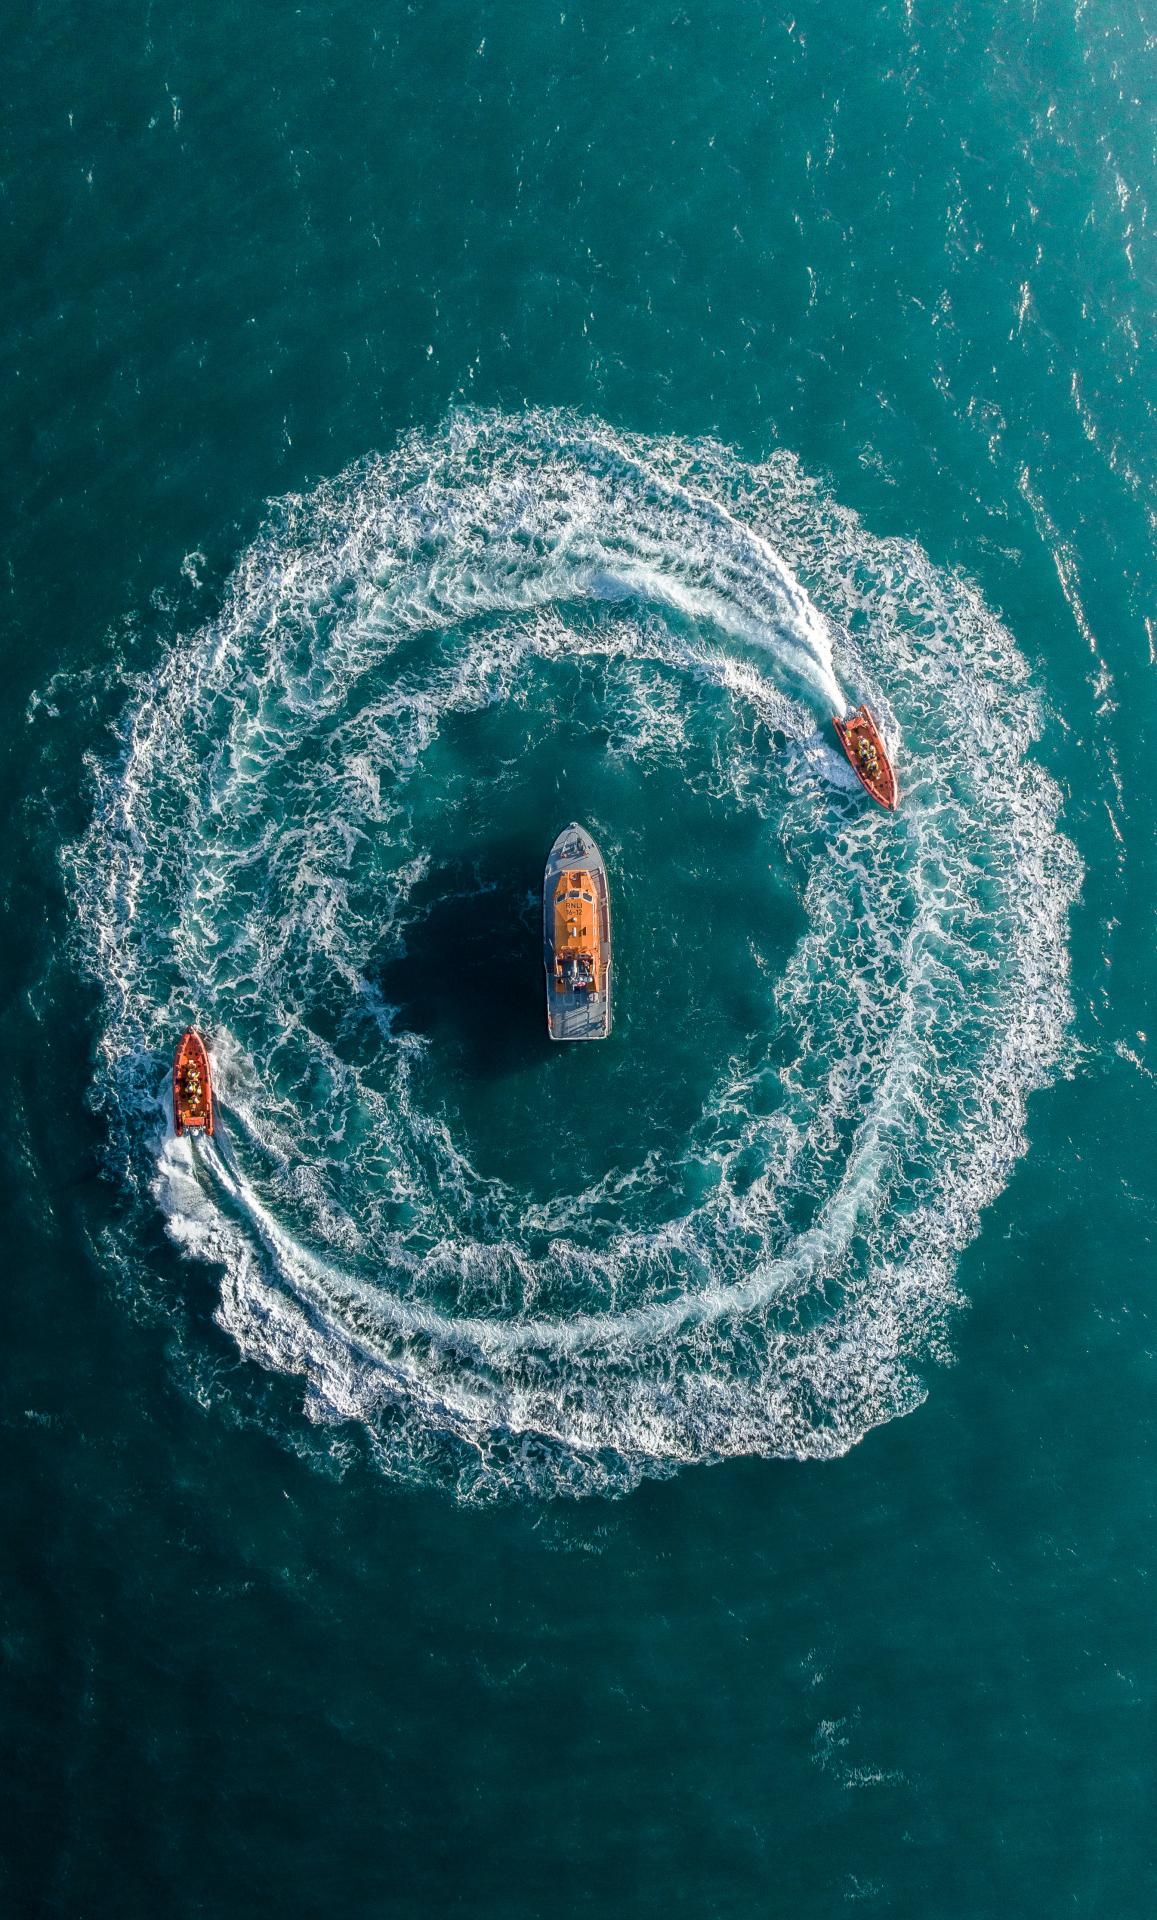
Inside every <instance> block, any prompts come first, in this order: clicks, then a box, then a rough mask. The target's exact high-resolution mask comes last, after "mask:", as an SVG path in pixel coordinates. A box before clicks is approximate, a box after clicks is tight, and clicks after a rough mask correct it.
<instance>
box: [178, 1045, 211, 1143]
mask: <svg viewBox="0 0 1157 1920" xmlns="http://www.w3.org/2000/svg"><path fill="white" fill-rule="evenodd" d="M173 1125H174V1126H175V1128H176V1130H177V1132H178V1133H179V1134H180V1133H195V1132H200V1133H209V1134H211V1133H212V1131H213V1076H212V1074H211V1073H210V1070H209V1054H208V1049H207V1048H206V1046H205V1042H204V1041H203V1040H202V1038H201V1036H200V1034H199V1033H198V1032H197V1030H196V1028H195V1027H190V1028H189V1031H188V1032H187V1033H186V1034H185V1035H184V1036H183V1038H182V1040H181V1044H180V1046H179V1047H178V1048H177V1057H176V1059H175V1060H174V1062H173Z"/></svg>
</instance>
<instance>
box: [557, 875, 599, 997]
mask: <svg viewBox="0 0 1157 1920" xmlns="http://www.w3.org/2000/svg"><path fill="white" fill-rule="evenodd" d="M597 902H598V894H597V893H596V891H595V878H594V875H593V874H592V873H587V872H586V871H585V869H583V868H578V867H576V868H570V869H568V870H566V871H565V872H563V873H560V874H559V877H558V886H557V888H556V889H555V896H554V990H555V992H556V993H588V994H592V995H593V994H596V993H601V992H602V990H603V988H604V986H605V984H606V971H607V970H606V966H605V964H604V961H603V942H602V930H601V928H600V926H599V913H598V905H597Z"/></svg>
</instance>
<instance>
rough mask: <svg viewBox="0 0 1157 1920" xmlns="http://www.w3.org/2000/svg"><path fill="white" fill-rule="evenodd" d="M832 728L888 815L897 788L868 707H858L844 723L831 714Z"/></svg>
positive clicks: (893, 802)
mask: <svg viewBox="0 0 1157 1920" xmlns="http://www.w3.org/2000/svg"><path fill="white" fill-rule="evenodd" d="M832 725H833V726H834V728H835V730H836V732H837V734H838V735H839V741H840V745H841V747H842V748H843V750H844V752H845V753H846V754H847V756H848V759H849V760H850V761H851V763H852V766H853V767H854V768H855V770H856V773H857V774H858V776H859V778H860V781H861V782H862V784H863V785H864V786H865V787H866V788H867V789H868V792H869V793H870V794H871V796H872V798H873V800H875V801H878V803H879V804H880V806H882V807H887V808H888V809H889V811H891V810H892V808H894V807H895V805H896V802H897V800H898V799H899V797H900V794H899V788H898V787H897V785H896V775H895V772H894V770H893V767H892V762H891V761H890V760H889V758H888V750H887V748H886V747H885V745H884V741H883V736H882V735H881V733H880V729H879V727H878V726H877V725H876V722H875V720H874V719H873V717H872V715H871V714H870V713H869V711H868V709H867V707H865V706H859V707H857V708H856V710H855V712H854V713H850V714H849V715H848V717H847V719H846V720H841V719H840V716H839V714H838V713H833V715H832Z"/></svg>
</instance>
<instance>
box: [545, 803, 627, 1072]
mask: <svg viewBox="0 0 1157 1920" xmlns="http://www.w3.org/2000/svg"><path fill="white" fill-rule="evenodd" d="M542 935H543V959H544V962H545V965H546V1025H547V1031H548V1033H549V1034H550V1037H551V1039H552V1040H605V1039H606V1037H607V1035H608V1033H609V1032H610V1030H611V904H610V896H609V894H608V892H607V870H606V867H605V865H604V864H603V856H602V854H601V853H600V852H599V850H598V848H597V846H596V845H595V843H594V841H593V839H592V838H591V836H590V834H589V833H587V832H586V830H585V829H584V828H583V827H580V826H579V825H578V823H577V822H576V821H572V822H571V824H570V826H569V827H564V828H563V830H562V832H561V833H560V834H559V836H558V839H557V840H556V841H555V843H554V845H553V847H552V848H551V850H550V854H549V856H548V858H547V862H546V875H545V878H544V880H543V888H542Z"/></svg>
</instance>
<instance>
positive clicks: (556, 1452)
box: [69, 414, 1077, 1498]
mask: <svg viewBox="0 0 1157 1920" xmlns="http://www.w3.org/2000/svg"><path fill="white" fill-rule="evenodd" d="M805 586H806V590H805ZM843 689H847V690H848V694H851V695H854V697H855V698H856V699H858V698H860V697H861V696H864V695H866V696H867V697H868V698H869V699H870V700H871V702H872V704H873V705H874V707H875V709H876V711H877V713H878V714H879V715H880V716H881V718H882V720H883V723H884V726H885V731H886V733H887V734H888V736H889V739H890V741H891V742H892V743H893V744H894V745H895V744H897V743H899V772H900V780H901V786H902V791H903V800H902V805H901V811H900V813H899V814H898V815H897V816H894V817H888V816H885V815H884V814H882V813H881V812H879V811H878V810H877V809H875V808H873V807H871V806H870V804H869V803H868V802H867V801H866V799H865V797H864V796H863V794H862V793H861V791H860V789H859V787H858V785H857V783H856V782H855V779H854V776H853V775H852V773H851V771H850V769H849V768H848V767H847V765H846V763H845V762H844V761H843V760H842V758H841V757H840V756H839V754H838V751H837V750H836V749H835V746H834V736H833V735H832V732H831V727H830V715H831V713H832V712H833V711H835V710H837V709H838V708H840V707H842V706H844V705H845V704H847V699H848V694H846V693H845V692H844V691H843ZM123 728H124V745H123V753H122V754H121V755H120V756H119V757H118V759H117V761H116V762H115V764H111V765H107V766H103V767H100V768H98V769H97V770H96V778H97V783H98V793H97V806H96V811H95V816H94V820H93V824H92V826H91V828H90V830H89V832H88V834H87V835H86V837H85V839H84V840H83V841H82V843H81V844H80V845H79V846H78V847H76V848H74V849H72V850H71V852H70V854H69V870H70V876H71V880H72V884H73V886H74V889H75V894H76V897H77V904H78V925H79V927H80V929H81V932H80V939H81V941H82V943H83V952H84V960H85V964H86V965H87V967H88V968H89V969H90V970H91V972H92V974H93V975H94V976H95V978H96V980H97V981H98V982H99V984H100V987H101V989H102V994H103V1031H102V1036H101V1047H100V1055H99V1069H98V1085H97V1097H98V1100H99V1102H100V1104H101V1105H102V1107H103V1109H104V1111H105V1112H106V1114H107V1116H108V1119H109V1123H110V1135H111V1139H112V1142H113V1151H114V1154H116V1155H117V1164H118V1168H119V1170H120V1173H121V1175H122V1176H123V1177H124V1178H126V1179H127V1180H128V1181H129V1182H130V1184H131V1185H132V1186H133V1187H134V1189H135V1190H136V1192H137V1193H138V1194H140V1195H141V1196H147V1195H149V1194H152V1195H154V1196H155V1197H156V1199H157V1200H159V1202H160V1204H161V1206H162V1207H163V1209H164V1211H165V1215H166V1218H167V1224H168V1226H169V1229H170V1231H171V1233H172V1234H173V1236H174V1237H175V1238H176V1239H177V1240H178V1241H179V1242H180V1243H181V1244H182V1245H183V1246H185V1247H186V1248H187V1249H188V1250H189V1252H190V1253H193V1254H196V1255H199V1256H203V1257H206V1258H209V1259H212V1260H214V1261H216V1262H219V1263H220V1265H221V1267H222V1269H223V1280H222V1286H221V1298H220V1305H219V1309H218V1316H219V1319H220V1322H221V1324H222V1326H223V1327H225V1328H226V1329H227V1330H228V1332H229V1333H230V1334H231V1335H232V1337H233V1339H234V1340H235V1341H236V1342H237V1344H238V1346H239V1347H240V1348H241V1350H242V1351H243V1352H244V1353H245V1354H247V1355H249V1356H251V1357H252V1358H254V1359H256V1360H259V1361H260V1362H261V1363H262V1364H263V1365H265V1366H267V1367H272V1368H277V1369H280V1370H283V1371H286V1372H289V1373H293V1374H297V1375H300V1376H301V1377H302V1379H303V1380H304V1382H305V1387H306V1410H307V1412H308V1413H309V1414H310V1415H311V1416H312V1418H313V1419H314V1420H315V1421H321V1422H333V1421H337V1420H345V1419H351V1418H352V1419H357V1420H359V1421H362V1422H363V1423H365V1425H366V1427H367V1428H368V1430H369V1431H370V1433H371V1434H372V1436H373V1439H374V1443H375V1446H376V1447H377V1449H378V1451H379V1453H380V1458H381V1461H382V1463H383V1465H384V1467H385V1468H386V1469H387V1470H388V1471H391V1472H396V1473H399V1474H404V1475H407V1476H415V1477H422V1478H433V1479H438V1480H440V1481H443V1482H445V1483H447V1484H450V1485H452V1486H453V1487H454V1488H455V1490H456V1491H457V1492H458V1493H459V1494H461V1495H462V1496H463V1497H468V1498H487V1497H493V1496H494V1495H495V1494H497V1493H499V1492H501V1491H504V1490H514V1491H525V1490H531V1491H539V1492H546V1493H550V1492H558V1491H568V1492H585V1491H589V1490H596V1489H608V1490H614V1489H619V1488H623V1487H626V1486H629V1485H631V1484H633V1483H634V1482H635V1481H636V1480H637V1479H638V1478H639V1477H640V1476H641V1475H642V1474H644V1473H648V1472H663V1471H667V1470H670V1469H671V1468H673V1467H674V1466H675V1465H677V1464H678V1463H680V1462H684V1461H693V1460H709V1459H718V1458H720V1457H722V1456H726V1455H730V1454H735V1453H764V1454H783V1455H796V1456H824V1455H833V1454H837V1453H840V1452H842V1451H844V1450H845V1449H847V1448H848V1447H849V1446H851V1445H853V1444H854V1443H855V1442H856V1441H857V1440H858V1439H860V1438H861V1437H862V1435H863V1434H865V1433H866V1432H867V1431H868V1430H869V1429H870V1428H871V1427H872V1426H874V1425H876V1424H878V1423H879V1422H881V1421H884V1420H888V1419H890V1418H892V1417H894V1416H895V1415H896V1414H898V1413H902V1412H904V1411H906V1410H907V1409H909V1408H911V1407H912V1406H914V1405H915V1404H916V1403H917V1401H918V1400H919V1399H920V1398H921V1396H922V1392H923V1388H922V1385H921V1379H920V1372H919V1369H920V1367H921V1366H922V1365H923V1364H924V1363H925V1362H926V1361H927V1360H928V1359H930V1358H936V1357H940V1358H943V1357H945V1356H946V1354H947V1330H948V1324H949V1318H950V1309H951V1307H952V1305H953V1302H954V1299H955V1295H954V1289H953V1271H954V1263H955V1259H956V1256H957V1254H958V1252H959V1250H960V1249H961V1247H962V1246H963V1245H964V1244H965V1243H966V1242H967V1241H968V1239H969V1238H970V1237H971V1236H972V1235H973V1234H974V1233H975V1231H976V1228H977V1223H978V1217H979V1213H980V1210H981V1209H982V1207H983V1206H984V1205H985V1204H986V1202H987V1201H989V1200H990V1199H991V1198H992V1197H993V1196H994V1195H995V1194H996V1193H998V1192H999V1191H1000V1189H1001V1188H1002V1186H1003V1185H1004V1183H1005V1182H1006V1180H1007V1178H1008V1175H1009V1171H1010V1169H1011V1167H1012V1165H1013V1163H1014V1161H1015V1160H1016V1158H1017V1156H1018V1155H1019V1154H1020V1153H1021V1151H1022V1150H1023V1147H1024V1134H1023V1127H1024V1118H1025V1100H1026V1096H1027V1094H1028V1092H1029V1090H1030V1089H1031V1088H1033V1087H1034V1086H1036V1085H1039V1084H1040V1083H1041V1081H1042V1079H1043V1078H1044V1077H1045V1076H1046V1075H1047V1073H1048V1071H1049V1069H1050V1067H1051V1066H1052V1064H1053V1063H1054V1061H1055V1059H1056V1055H1057V1051H1058V1047H1059V1043H1060V1038H1061V1035H1062V1031H1063V1027H1064V1023H1065V1021H1066V1018H1067V1015H1068V1001H1067V990H1066V979H1067V966H1066V948H1065V938H1066V930H1067V913H1068V907H1069V904H1070V901H1071V899H1072V897H1073V893H1074V890H1075V886H1076V880H1077V865H1076V861H1075V857H1074V856H1073V855H1072V853H1071V850H1070V849H1069V847H1068V845H1067V843H1066V842H1065V841H1064V840H1063V839H1062V838H1061V836H1060V835H1059V834H1058V832H1057V829H1056V814H1057V805H1058V799H1057V794H1056V791H1055V789H1054V788H1053V786H1052V785H1051V783H1050V782H1049V780H1048V779H1047V778H1046V777H1045V776H1044V775H1043V774H1042V773H1041V772H1040V770H1039V769H1038V768H1037V767H1035V766H1034V765H1033V764H1032V763H1031V761H1030V760H1029V759H1028V757H1027V754H1028V749H1029V746H1030V743H1031V741H1032V739H1033V737H1034V732H1035V728H1036V716H1035V712H1034V706H1033V701H1032V697H1031V694H1030V691H1029V689H1028V687H1027V685H1026V671H1025V667H1024V663H1023V661H1022V659H1021V658H1020V656H1019V655H1018V653H1017V651H1016V649H1015V647H1014V646H1013V644H1012V641H1011V639H1010V637H1009V635H1008V634H1007V633H1006V632H1005V631H1004V630H1003V629H1002V627H1001V626H1000V625H999V624H998V622H997V621H996V620H994V619H993V617H992V616H991V615H990V614H989V613H988V612H987V611H986V609H985V607H984V606H983V604H982V603H981V601H980V600H979V598H978V597H977V595H976V594H975V592H974V591H973V590H972V589H971V588H969V587H968V586H967V585H965V584H962V583H961V582H960V581H958V580H956V579H953V578H949V577H946V576H944V575H942V574H939V573H937V572H936V571H935V570H934V569H933V568H932V567H931V566H930V565H929V563H928V562H927V560H926V559H925V558H924V556H923V555H922V554H921V553H920V552H919V550H918V549H915V548H914V547H912V546H911V545H905V544H903V543H900V542H894V541H891V542H889V541H881V540H876V539H873V538H871V537H870V536H869V535H867V534H866V533H865V532H864V530H863V528H862V527H861V526H860V524H859V522H858V521H857V520H856V519H855V518H854V516H852V515H850V514H848V513H846V512H844V511H842V510H841V509H840V508H839V507H837V506H836V505H835V504H834V503H833V502H832V501H831V500H830V499H829V498H827V497H826V495H825V494H824V492H823V491H822V490H821V489H820V488H819V487H818V486H816V485H815V484H814V483H812V482H810V481H809V480H807V479H806V478H805V477H804V476H803V475H802V474H801V473H800V471H799V469H798V467H797V465H796V463H795V462H794V461H793V460H792V459H791V458H789V457H788V456H776V457H774V458H773V459H772V460H770V461H769V462H767V463H766V464H765V465H762V466H758V467H747V466H744V465H742V464H741V463H739V462H738V461H737V460H736V459H735V458H734V457H733V456H731V455H730V454H729V453H727V452H726V451H725V450H723V449H720V448H718V447H715V446H707V447H704V446H695V445H687V444H683V443H679V442H676V441H671V440H662V441H651V440H644V439H638V438H634V439H632V438H627V437H624V436H621V435H617V434H614V433H612V432H611V431H610V430H609V429H608V428H607V427H605V426H602V425H600V424H597V423H591V422H586V421H576V420H574V419H572V418H570V417H568V416H556V415H551V414H531V415H527V416H522V417H518V418H506V417H498V416H475V415H471V416H469V417H461V416H459V417H455V418H454V419H452V420H451V422H450V423H449V425H448V426H447V427H446V428H445V429H444V430H443V431H442V432H441V433H439V434H437V435H435V436H433V437H419V436H415V437H412V438H411V439H409V440H407V441H406V442H404V443H403V445H402V446H401V447H400V448H399V449H398V451H397V452H396V453H394V454H393V455H392V456H390V457H388V458H384V459H377V458H375V459H371V460H367V461H366V462H364V463H362V464H361V465H359V466H357V467H355V468H354V469H352V470H351V471H350V472H348V473H346V474H344V475H342V476H341V477H340V478H339V479H338V480H336V481H335V482H333V483H332V484H330V485H326V486H323V487H321V488H319V489H318V490H317V491H316V492H315V493H312V494H310V495H308V496H306V497H302V498H291V499H289V500H288V501H285V502H283V503H281V505H279V506H278V508H277V509H276V510H275V512H274V514H273V516H272V518H271V519H270V520H269V522H268V524H267V526H266V527H265V530H264V532H263V533H262V535H261V537H260V538H259V539H258V541H257V542H256V544H255V545H254V546H253V548H252V549H251V551H249V552H248V553H247V554H246V555H245V556H244V558H243V560H242V562H241V564H240V565H239V567H238V569H237V572H236V574H235V577H234V579H233V581H232V583H231V587H230V591H229V595H228V599H227V603H226V605H225V607H224V610H223V611H222V613H221V615H220V617H219V618H218V619H216V620H214V621H213V622H212V623H211V624H210V625H209V626H207V627H206V628H204V629H203V630H202V631H201V632H199V633H197V634H195V635H193V636H192V637H189V638H184V639H182V640H180V641H179V642H178V643H176V644H174V645H173V646H172V647H171V648H170V649H169V650H168V652H167V654H166V655H165V657H164V658H163V659H162V661H161V663H160V665H159V666H158V667H157V668H156V670H155V671H154V672H152V673H151V674H149V675H148V676H147V677H146V678H145V679H144V680H143V681H142V682H141V683H139V685H138V686H137V688H136V691H135V694H134V697H133V699H132V701H131V704H130V708H129V711H128V713H127V715H126V717H125V720H124V722H123ZM573 817H579V818H581V819H583V820H584V821H585V823H586V824H587V825H588V826H590V827H591V828H592V830H593V831H594V832H595V834H596V836H597V838H598V840H599V842H600V844H601V846H602V848H603V851H604V854H605V855H606V858H607V862H608V869H609V871H610V877H611V887H612V894H613V898H614V902H615V910H616V937H617V960H616V966H617V987H616V1000H617V1014H616V1028H615V1033H614V1035H613V1036H612V1038H611V1039H610V1040H609V1041H608V1042H607V1043H606V1044H605V1045H603V1046H598V1047H593V1048H590V1047H584V1048H566V1047H563V1048H558V1047H556V1048H551V1046H550V1044H549V1042H548V1041H547V1039H546V1034H545V1021H544V1014H543V1003H542V981H541V971H540V967H541V960H540V952H539V948H538V945H537V931H536V929H537V924H538V919H537V916H538V914H539V911H540V909H539V901H538V896H537V889H538V887H539V886H540V884H541V872H542V861H543V859H544V858H545V854H546V850H547V848H548V847H549V845H550V843H551V841H552V839H553V838H554V835H555V833H556V832H557V831H558V829H559V827H560V826H561V825H563V824H564V823H565V822H566V820H568V819H570V818H573ZM190 1020H196V1021H197V1022H198V1023H199V1024H200V1025H202V1026H203V1028H205V1029H206V1030H207V1032H208V1034H209V1036H210V1040H211V1046H212V1051H213V1057H214V1063H215V1071H216V1078H217V1085H218V1094H219V1104H220V1112H221V1117H222V1127H221V1131H220V1133H219V1136H218V1139H217V1141H216V1143H215V1144H213V1145H208V1144H206V1143H203V1142H198V1143H195V1144H194V1143H192V1142H190V1141H189V1140H187V1139H186V1140H182V1141H176V1140H174V1139H173V1137H172V1135H171V1132H170V1131H169V1129H168V1126H167V1123H166V1119H165V1115H164V1113H163V1110H162V1106H161V1098H162V1095H161V1091H160V1090H161V1089H163V1088H164V1086H165V1085H166V1080H167V1070H168V1063H169V1060H170V1058H171V1052H172V1047H173V1044H174V1041H175V1039H176V1037H177V1036H178V1034H179V1033H180V1031H181V1029H182V1027H183V1026H184V1025H186V1024H187V1023H188V1022H189V1021H190Z"/></svg>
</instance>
